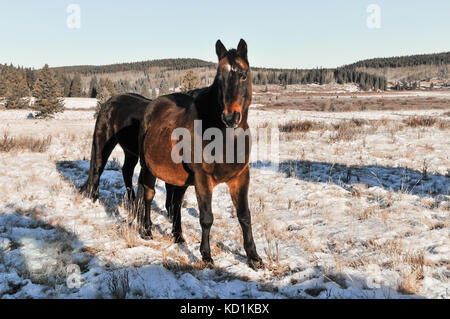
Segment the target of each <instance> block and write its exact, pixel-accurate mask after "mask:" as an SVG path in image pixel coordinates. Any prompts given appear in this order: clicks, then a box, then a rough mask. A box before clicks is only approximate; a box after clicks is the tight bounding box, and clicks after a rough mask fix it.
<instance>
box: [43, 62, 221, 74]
mask: <svg viewBox="0 0 450 319" xmlns="http://www.w3.org/2000/svg"><path fill="white" fill-rule="evenodd" d="M202 67H206V68H215V67H216V64H215V63H212V62H207V61H203V60H200V59H161V60H149V61H142V62H130V63H117V64H110V65H100V66H95V65H78V66H63V67H55V68H52V69H53V70H54V71H56V72H58V73H80V74H82V75H94V74H99V73H103V74H104V73H115V72H126V71H144V70H149V69H152V68H164V69H166V70H188V69H195V68H202Z"/></svg>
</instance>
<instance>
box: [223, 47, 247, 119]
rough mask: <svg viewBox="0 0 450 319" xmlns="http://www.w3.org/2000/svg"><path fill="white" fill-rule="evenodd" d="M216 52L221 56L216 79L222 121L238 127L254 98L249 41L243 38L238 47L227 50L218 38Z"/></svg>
mask: <svg viewBox="0 0 450 319" xmlns="http://www.w3.org/2000/svg"><path fill="white" fill-rule="evenodd" d="M216 53H217V56H218V58H219V67H218V69H217V75H216V81H217V85H218V88H219V94H218V97H219V101H218V102H219V107H221V111H222V115H221V119H222V122H223V123H224V124H225V125H226V126H227V127H234V128H236V127H238V126H239V124H240V123H241V121H242V119H243V117H244V116H245V117H246V116H247V115H246V114H247V112H248V107H249V105H250V103H251V99H252V77H251V73H250V65H249V63H248V58H247V43H245V41H244V40H242V39H241V41H240V42H239V45H238V48H237V50H236V49H231V50H227V49H226V48H225V46H224V45H223V44H222V42H220V40H217V43H216Z"/></svg>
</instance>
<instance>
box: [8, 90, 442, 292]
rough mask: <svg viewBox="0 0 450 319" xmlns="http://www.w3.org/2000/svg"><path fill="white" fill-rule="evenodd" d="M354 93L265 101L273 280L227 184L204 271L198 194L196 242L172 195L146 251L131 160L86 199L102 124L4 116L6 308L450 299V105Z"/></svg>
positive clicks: (261, 233)
mask: <svg viewBox="0 0 450 319" xmlns="http://www.w3.org/2000/svg"><path fill="white" fill-rule="evenodd" d="M301 89H305V88H301ZM330 90H337V89H336V88H331V89H330ZM339 90H340V89H339ZM339 90H338V91H330V92H322V93H317V92H309V93H308V92H306V93H305V92H300V91H299V89H298V88H295V87H288V89H287V90H279V89H278V88H269V91H268V92H263V91H264V88H263V87H257V88H255V95H254V96H255V98H254V105H253V106H252V107H251V110H250V113H249V121H250V126H251V127H253V128H258V127H259V128H263V127H269V128H270V127H273V126H275V127H277V128H279V129H280V142H279V151H280V157H279V164H278V165H275V164H276V163H271V162H270V161H263V162H256V161H255V162H252V163H251V175H252V180H251V186H250V204H251V210H252V218H253V228H254V236H255V242H256V245H257V249H258V252H259V254H260V256H261V257H262V258H263V260H264V262H265V264H266V267H265V269H264V270H259V271H253V270H251V269H250V268H249V267H248V266H247V265H246V258H245V252H244V250H243V245H242V238H241V237H242V235H241V230H240V226H239V223H238V221H237V218H236V217H235V213H234V212H233V210H232V204H231V200H230V198H229V194H228V189H227V187H226V185H220V186H218V187H217V188H216V189H215V192H214V197H213V212H214V217H215V221H214V225H213V227H212V230H211V248H212V254H213V258H214V260H215V266H214V268H212V269H203V265H202V263H201V256H200V252H199V245H200V237H201V229H200V224H199V220H198V209H197V203H196V198H195V193H194V190H193V189H192V188H189V189H188V191H187V193H186V197H185V203H184V205H183V208H182V224H183V231H184V236H185V239H186V244H185V245H178V244H174V243H173V242H172V239H171V235H170V234H171V223H170V222H169V220H168V218H167V212H166V211H165V208H164V201H165V194H164V184H163V183H162V182H161V181H158V184H157V185H158V187H157V192H156V196H155V201H154V204H153V211H152V220H153V223H154V230H153V234H154V239H153V240H150V241H145V240H142V239H140V238H139V237H138V236H137V234H136V232H135V230H134V229H132V228H130V227H129V226H128V223H127V219H128V216H127V210H126V208H125V207H124V206H125V205H124V204H123V203H122V196H123V194H124V192H125V189H124V185H123V180H122V174H121V169H120V167H121V163H122V162H123V153H122V150H121V149H120V148H117V149H116V150H115V151H114V152H113V154H112V155H111V157H110V163H109V164H108V165H107V168H106V170H105V172H104V174H103V175H102V179H101V182H100V200H99V201H98V202H96V203H92V201H90V200H88V199H85V198H83V197H82V196H81V195H80V194H79V193H78V191H77V187H78V186H80V185H81V184H82V183H83V182H84V180H85V179H86V177H87V172H88V168H89V161H88V159H89V158H90V150H91V136H92V132H93V128H94V119H93V111H81V110H78V111H75V110H68V111H66V112H64V113H63V114H59V115H57V117H56V119H53V120H26V119H25V118H26V115H27V114H28V113H29V112H30V111H27V110H20V111H10V110H0V120H1V125H0V297H3V298H29V297H33V298H42V297H49V298H67V297H69V298H72V297H81V298H124V297H127V298H217V297H219V298H410V297H412V298H424V297H425V298H447V299H448V298H450V280H449V279H450V278H449V277H450V237H449V235H450V234H449V232H450V227H449V226H450V146H449V141H450V94H447V93H445V92H444V93H442V92H439V93H436V94H434V95H428V92H423V93H426V95H423V93H422V92H416V93H417V94H415V93H414V92H408V93H407V94H406V95H405V94H404V95H403V96H402V95H400V94H401V93H399V94H395V93H390V92H389V93H390V94H387V93H379V94H367V93H366V94H365V96H366V97H363V94H364V93H357V92H356V93H352V92H351V90H352V89H351V88H342V90H341V91H339ZM336 92H337V93H336ZM352 94H353V95H359V96H358V97H357V98H354V97H352ZM417 95H418V96H417ZM336 96H339V98H336ZM344 96H345V97H346V98H344ZM347 96H348V97H347ZM78 102H79V101H77V103H78ZM277 103H279V104H280V105H277ZM315 103H317V105H316V104H315ZM320 103H325V104H324V105H325V106H322V105H321V104H320ZM331 103H332V104H333V105H335V108H334V109H332V110H330V104H331ZM360 103H362V105H365V106H366V107H360ZM383 103H384V104H383ZM403 103H405V104H403ZM80 108H82V106H81V107H80ZM343 111H345V112H343ZM138 173H139V166H138V167H137V168H136V170H135V177H134V182H135V184H136V182H137V175H138ZM70 265H77V266H75V267H78V268H76V269H79V271H80V275H79V276H78V275H77V273H75V274H73V273H72V270H73V266H70ZM68 266H70V267H69V268H68ZM68 278H69V279H70V280H72V279H73V280H74V281H75V282H77V283H79V285H78V286H77V285H75V287H73V286H72V285H67V279H68ZM71 282H72V281H71ZM77 287H79V288H77Z"/></svg>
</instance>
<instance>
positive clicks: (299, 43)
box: [0, 0, 450, 68]
mask: <svg viewBox="0 0 450 319" xmlns="http://www.w3.org/2000/svg"><path fill="white" fill-rule="evenodd" d="M0 1H1V2H0V63H10V62H12V63H13V64H15V65H24V66H32V67H37V68H38V67H42V66H43V65H44V64H45V63H48V64H50V66H61V65H79V64H94V65H98V64H110V63H116V62H130V61H142V60H148V59H159V58H169V57H170V58H176V57H191V58H200V59H204V60H208V61H216V56H215V50H214V44H215V41H216V40H217V39H218V38H220V39H222V42H223V43H224V44H225V46H227V47H236V46H237V43H238V41H239V39H240V38H244V39H245V40H246V41H247V43H248V46H249V60H250V63H251V64H252V65H253V66H263V67H297V68H307V67H316V66H319V67H320V66H322V67H335V66H339V65H343V64H347V63H351V62H354V61H356V60H360V59H365V58H371V57H382V56H393V55H406V54H418V53H433V52H442V51H450V1H448V0H428V1H423V0H421V1H417V0H410V1H406V0H395V1H393V0H386V1H385V0H369V1H366V0H345V1H344V0H341V1H338V0H321V1H312V0H309V1H301V0H289V1H288V0H271V1H264V0H260V1H251V0H239V1H235V0H226V1H211V0H208V1H206V0H191V1H186V0H184V1H178V0H166V1H159V0H158V1H152V0H147V1H144V0H142V1H137V0H136V1H135V0H127V1H104V0H90V1H87V0H86V1H85V0H71V1H64V0H52V1H50V0H42V1H36V0H29V1H25V0H13V1H10V0H0ZM71 3H76V4H79V6H80V8H81V28H80V29H69V28H68V27H67V25H66V20H67V17H68V15H69V14H68V13H66V8H67V6H68V5H69V4H71ZM372 3H375V4H378V5H379V6H380V8H381V28H380V29H369V28H368V27H367V25H366V19H367V17H368V15H369V13H367V12H366V9H367V6H368V5H369V4H372Z"/></svg>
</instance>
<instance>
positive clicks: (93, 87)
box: [88, 76, 98, 98]
mask: <svg viewBox="0 0 450 319" xmlns="http://www.w3.org/2000/svg"><path fill="white" fill-rule="evenodd" d="M97 94H98V80H97V77H96V76H93V77H92V79H91V83H90V84H89V92H88V96H89V97H90V98H96V97H97Z"/></svg>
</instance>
